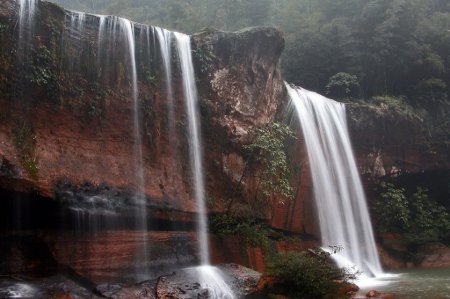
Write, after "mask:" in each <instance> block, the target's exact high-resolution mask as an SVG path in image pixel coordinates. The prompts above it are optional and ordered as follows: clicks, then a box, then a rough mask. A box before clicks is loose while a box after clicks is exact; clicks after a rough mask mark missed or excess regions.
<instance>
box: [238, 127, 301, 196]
mask: <svg viewBox="0 0 450 299" xmlns="http://www.w3.org/2000/svg"><path fill="white" fill-rule="evenodd" d="M252 135H253V142H252V143H251V144H249V145H246V146H244V149H245V150H247V151H248V157H249V161H250V162H251V163H257V165H260V166H261V167H262V171H261V175H260V184H261V192H262V194H263V196H264V197H265V198H266V199H271V198H273V197H274V196H279V199H280V202H281V203H284V201H285V200H289V199H292V198H293V196H294V194H293V193H294V191H293V188H292V186H291V184H290V182H289V175H290V171H289V167H288V165H287V158H286V153H285V150H284V142H285V141H286V140H287V139H288V138H295V135H294V133H293V132H292V130H291V129H290V128H289V127H288V126H286V125H284V124H281V123H278V122H272V123H269V124H267V125H265V126H264V127H262V128H259V129H256V130H255V131H254V132H253V134H252Z"/></svg>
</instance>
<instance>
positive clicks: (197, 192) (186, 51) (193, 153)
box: [174, 32, 235, 299]
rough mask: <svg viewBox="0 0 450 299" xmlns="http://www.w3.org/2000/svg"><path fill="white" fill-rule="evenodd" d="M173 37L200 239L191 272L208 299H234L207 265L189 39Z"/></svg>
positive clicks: (184, 36)
mask: <svg viewBox="0 0 450 299" xmlns="http://www.w3.org/2000/svg"><path fill="white" fill-rule="evenodd" d="M174 34H175V38H176V41H177V50H178V56H179V58H180V64H181V72H182V77H183V90H184V96H185V104H186V111H187V115H188V123H189V125H188V127H189V152H190V163H191V171H192V177H193V188H194V190H193V191H194V197H195V200H196V203H197V221H198V223H197V234H198V240H199V253H200V267H197V268H194V269H192V271H195V272H197V275H198V277H199V279H200V283H201V285H202V288H205V289H208V290H209V293H210V295H211V298H224V299H225V298H227V299H232V298H235V296H234V294H233V292H232V290H231V289H230V287H229V286H228V285H227V284H226V283H225V281H224V279H223V277H222V275H221V273H220V270H219V269H217V268H215V267H212V266H210V257H209V244H208V220H207V215H206V205H205V186H204V171H203V153H202V148H201V140H200V136H201V133H200V117H199V112H198V96H197V87H196V85H195V74H194V66H193V63H192V55H191V39H190V37H189V36H188V35H185V34H182V33H178V32H176V33H174Z"/></svg>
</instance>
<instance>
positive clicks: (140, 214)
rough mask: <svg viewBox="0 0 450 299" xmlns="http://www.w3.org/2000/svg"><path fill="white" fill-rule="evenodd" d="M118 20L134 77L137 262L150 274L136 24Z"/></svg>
mask: <svg viewBox="0 0 450 299" xmlns="http://www.w3.org/2000/svg"><path fill="white" fill-rule="evenodd" d="M114 19H115V20H116V21H117V25H118V26H119V28H120V31H121V32H122V33H123V34H124V36H125V40H126V43H127V45H128V53H129V55H130V56H129V59H130V68H131V79H132V82H131V83H132V98H133V126H134V128H133V134H134V146H133V151H134V171H135V178H134V181H135V184H136V189H135V204H136V224H137V228H138V229H140V230H142V232H143V234H142V236H143V246H142V248H141V252H140V253H139V254H138V256H137V259H136V262H137V264H138V265H139V264H141V263H143V264H144V273H142V274H143V275H144V276H147V275H148V272H147V271H146V268H147V267H145V263H146V262H147V261H148V245H147V243H148V240H147V212H146V210H147V206H146V197H145V193H144V189H145V180H144V168H143V158H142V137H141V135H142V134H141V124H140V113H139V110H140V109H139V90H138V83H137V82H138V78H137V67H136V45H135V38H134V26H133V23H132V22H131V21H130V20H127V19H124V18H117V17H114Z"/></svg>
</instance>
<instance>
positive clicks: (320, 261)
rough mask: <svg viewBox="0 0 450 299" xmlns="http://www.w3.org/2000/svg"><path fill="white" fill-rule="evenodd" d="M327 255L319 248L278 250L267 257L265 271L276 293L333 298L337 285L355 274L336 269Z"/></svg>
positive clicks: (340, 284) (335, 295)
mask: <svg viewBox="0 0 450 299" xmlns="http://www.w3.org/2000/svg"><path fill="white" fill-rule="evenodd" d="M329 256H330V254H329V253H326V252H324V251H322V250H320V249H319V250H318V251H317V254H312V253H311V252H286V253H278V254H276V255H274V256H272V257H270V258H269V259H268V261H267V265H266V273H265V274H266V275H268V276H271V277H273V278H274V279H275V284H274V290H273V291H274V292H276V293H279V294H283V295H286V296H289V297H292V298H311V299H314V298H337V296H338V295H337V294H338V290H339V287H340V286H342V283H343V282H344V283H346V282H348V281H349V280H350V279H353V278H355V274H352V273H350V271H349V270H347V269H341V268H338V267H337V266H336V265H335V264H334V263H333V262H331V261H330V259H329Z"/></svg>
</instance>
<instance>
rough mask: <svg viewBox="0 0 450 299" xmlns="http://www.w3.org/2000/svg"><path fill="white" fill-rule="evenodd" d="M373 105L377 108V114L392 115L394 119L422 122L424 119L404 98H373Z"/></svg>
mask: <svg viewBox="0 0 450 299" xmlns="http://www.w3.org/2000/svg"><path fill="white" fill-rule="evenodd" d="M370 103H371V104H374V105H376V106H377V108H376V109H377V112H378V113H379V114H381V115H384V116H386V115H387V114H390V115H391V116H392V117H393V118H400V119H404V120H418V121H422V120H423V117H422V115H420V114H419V113H418V112H417V111H416V110H415V109H414V108H413V107H412V106H411V105H409V104H408V103H407V102H406V101H405V99H404V98H403V97H390V96H378V97H373V98H372V100H371V102H370Z"/></svg>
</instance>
